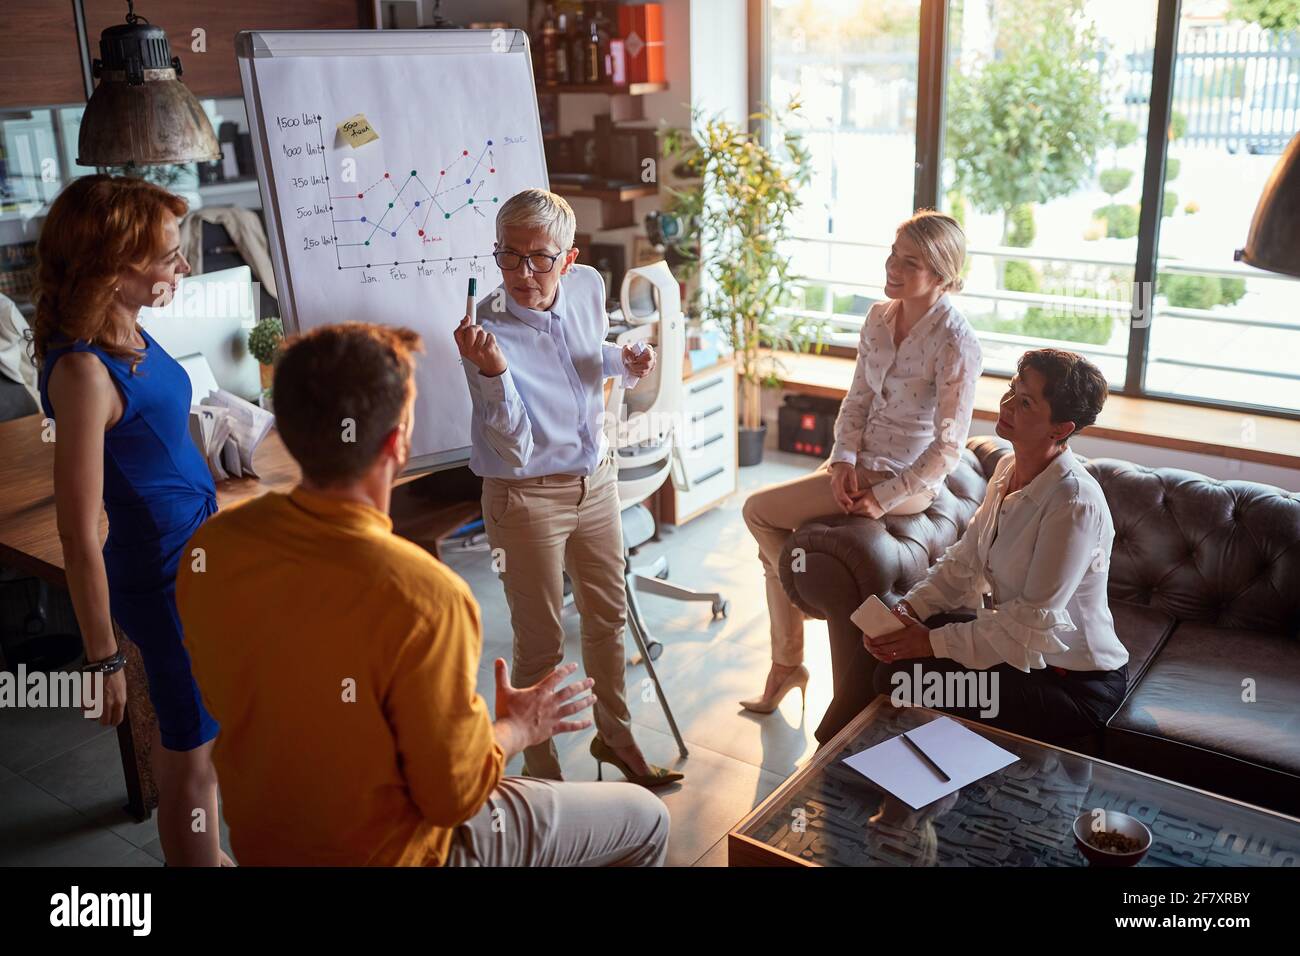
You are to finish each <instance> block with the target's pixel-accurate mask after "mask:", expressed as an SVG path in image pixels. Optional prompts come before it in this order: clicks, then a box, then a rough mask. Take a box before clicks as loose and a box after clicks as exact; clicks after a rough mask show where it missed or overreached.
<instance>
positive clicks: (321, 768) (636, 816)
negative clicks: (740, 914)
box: [176, 323, 668, 866]
mask: <svg viewBox="0 0 1300 956" xmlns="http://www.w3.org/2000/svg"><path fill="white" fill-rule="evenodd" d="M419 347H420V341H419V337H418V336H417V335H416V334H415V333H414V332H411V331H409V330H406V329H391V328H385V327H381V326H375V325H367V324H362V323H347V324H343V325H335V326H326V327H322V328H319V329H316V330H315V331H313V332H310V333H308V334H306V335H304V336H301V337H299V338H298V339H297V340H295V341H294V342H293V343H291V344H289V345H288V346H287V347H286V348H285V349H284V350H283V352H282V354H281V356H280V359H279V361H278V363H277V366H276V373H275V387H274V394H275V403H276V413H277V416H276V417H277V423H278V427H279V431H280V434H281V437H282V438H283V440H284V443H285V446H286V447H287V448H288V450H289V452H290V453H291V454H292V455H293V457H294V459H295V460H296V461H297V462H298V464H299V466H300V467H301V468H302V473H303V479H302V482H301V484H299V486H298V487H297V488H295V489H294V490H293V491H292V492H290V493H288V494H281V493H277V492H271V493H268V494H266V495H263V496H262V497H260V498H257V499H255V500H252V501H249V502H246V503H244V504H241V505H237V506H234V507H231V508H228V509H226V510H224V511H222V512H220V513H219V514H217V515H215V516H214V517H213V518H211V519H210V520H209V521H208V522H207V523H206V524H205V525H203V527H202V528H200V529H199V531H198V532H197V533H196V534H195V536H194V537H193V538H192V539H191V540H190V542H189V545H188V549H187V551H186V559H185V560H183V561H182V562H181V569H180V573H179V574H178V580H177V589H176V598H177V607H178V610H179V612H180V616H181V620H182V623H183V625H184V630H185V643H186V646H187V648H188V649H189V652H190V656H191V658H192V660H193V666H194V673H195V677H196V680H197V682H198V684H199V687H200V690H201V692H202V694H203V698H204V701H205V703H206V705H207V706H208V707H209V709H210V710H211V711H212V713H213V714H214V715H216V716H217V718H218V719H219V720H220V721H221V725H222V733H221V735H220V737H219V738H218V742H217V744H216V748H215V750H214V753H213V759H214V762H215V764H216V767H217V773H218V777H219V779H220V781H221V792H222V797H223V809H224V815H225V818H226V820H227V822H228V823H229V825H230V840H231V848H232V849H233V850H234V853H235V857H236V859H238V860H239V862H240V863H243V864H254V865H257V864H264V865H279V864H292V865H304V864H306V865H313V864H319V865H334V866H353V865H364V864H369V865H415V866H420V865H443V864H446V865H471V866H472V865H523V866H545V865H633V866H636V865H652V866H653V865H661V864H662V863H663V859H664V854H665V848H666V844H667V837H668V814H667V810H666V809H665V808H664V805H663V804H662V803H661V802H660V801H659V800H658V799H657V798H656V797H654V796H653V795H652V794H650V793H648V792H647V791H645V790H644V789H643V788H641V787H637V786H634V785H632V784H625V783H558V782H553V781H546V780H534V779H528V778H517V777H503V775H502V774H503V772H504V768H505V764H506V761H507V760H508V759H509V758H510V757H511V756H512V755H514V754H515V753H518V752H519V751H521V750H522V749H523V748H524V747H527V746H532V745H535V744H537V743H539V742H541V741H544V740H546V739H548V738H549V737H550V736H551V735H552V734H554V733H557V732H558V733H563V732H567V731H573V730H580V729H583V728H586V727H589V726H590V725H591V721H590V720H587V719H584V718H583V716H582V713H583V711H586V710H587V709H588V708H590V707H591V706H592V703H593V698H592V697H591V695H590V694H587V693H586V691H588V690H589V688H590V687H591V684H592V682H591V680H584V681H580V682H577V683H574V684H569V685H567V686H562V685H563V679H564V678H565V677H567V676H568V675H569V674H571V673H572V672H573V670H574V669H575V668H576V667H577V665H576V664H570V665H567V666H564V667H559V668H556V669H555V670H554V671H553V672H551V673H550V674H549V675H548V676H546V677H545V678H544V679H543V680H542V681H540V682H539V683H537V684H536V685H534V686H532V687H529V688H526V689H522V690H517V689H515V688H512V687H511V686H510V683H509V679H508V675H507V672H506V664H505V661H503V660H500V659H498V660H497V661H496V663H495V668H496V720H495V722H494V721H493V720H492V719H491V718H490V717H489V715H488V708H487V703H486V702H485V701H484V700H483V698H482V697H480V696H479V695H478V693H477V692H476V690H475V686H476V682H475V675H476V672H477V670H478V666H479V656H480V652H481V648H482V631H481V627H480V623H479V612H478V605H477V603H476V602H475V600H474V597H473V595H472V594H471V592H470V589H469V586H468V585H466V584H465V582H464V581H463V580H461V579H460V578H459V577H457V576H456V575H455V574H453V573H452V572H451V571H450V570H448V569H447V568H446V567H445V566H443V565H442V564H440V563H439V562H438V561H437V560H435V559H434V558H433V557H432V556H430V555H429V554H428V553H427V552H425V551H424V550H423V549H421V548H420V547H418V546H416V545H415V544H412V543H411V542H409V541H406V540H404V539H402V538H399V537H398V536H396V535H394V534H393V533H392V520H391V519H390V518H389V516H388V507H389V497H390V491H391V487H392V482H393V479H394V478H395V477H396V476H397V475H399V474H400V473H401V471H402V470H403V468H404V467H405V465H406V461H407V459H408V456H409V453H410V438H411V431H412V421H413V413H414V403H415V383H414V380H413V375H412V372H413V368H414V360H413V355H412V352H413V351H414V350H416V349H418V348H419Z"/></svg>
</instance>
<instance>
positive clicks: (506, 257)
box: [492, 249, 564, 273]
mask: <svg viewBox="0 0 1300 956" xmlns="http://www.w3.org/2000/svg"><path fill="white" fill-rule="evenodd" d="M562 255H564V253H563V252H557V253H556V254H555V255H553V256H548V255H547V254H546V253H544V252H534V253H533V254H532V255H530V256H521V255H520V254H519V253H517V252H509V251H507V250H505V249H498V250H497V251H496V252H494V253H492V258H493V259H495V260H496V263H497V268H498V269H500V270H501V271H502V272H513V271H514V270H515V269H518V268H519V266H520V264H521V263H522V262H523V261H524V260H525V259H527V260H528V270H529V271H530V272H534V273H546V272H550V271H551V270H552V269H554V268H555V260H556V259H558V258H560V256H562Z"/></svg>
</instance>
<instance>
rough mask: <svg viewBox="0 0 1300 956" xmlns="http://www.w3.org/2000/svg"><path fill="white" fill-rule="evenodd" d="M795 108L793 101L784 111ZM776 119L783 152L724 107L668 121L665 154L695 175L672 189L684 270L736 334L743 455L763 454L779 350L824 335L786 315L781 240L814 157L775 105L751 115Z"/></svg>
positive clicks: (728, 331) (706, 308)
mask: <svg viewBox="0 0 1300 956" xmlns="http://www.w3.org/2000/svg"><path fill="white" fill-rule="evenodd" d="M798 109H799V103H798V101H797V100H791V101H790V104H789V105H788V107H787V108H786V115H787V116H788V115H790V114H793V113H796V112H797V111H798ZM750 119H752V120H757V121H760V123H771V126H770V128H771V129H772V132H773V137H774V138H777V139H778V141H779V142H780V144H781V149H780V151H779V155H778V151H777V150H775V149H772V148H769V147H767V146H764V145H763V143H762V141H761V139H760V135H759V134H758V133H757V132H751V131H750V130H748V129H744V128H741V127H739V126H737V125H736V124H734V123H732V122H730V121H728V120H724V119H722V118H721V117H719V116H716V115H715V116H712V117H710V118H705V117H704V116H703V114H702V113H701V111H699V110H694V111H692V118H691V129H689V130H681V129H666V130H665V131H664V132H663V134H662V138H663V146H664V155H665V157H667V158H671V159H674V160H676V163H677V164H676V167H675V171H676V172H678V173H679V174H680V175H682V176H684V177H686V178H689V179H693V180H694V183H693V184H692V185H691V186H689V187H688V188H683V189H669V190H668V192H669V194H670V197H671V198H670V200H669V211H670V212H671V213H673V214H675V215H676V216H677V217H678V219H679V220H680V221H681V222H682V224H683V231H682V234H681V236H680V238H679V239H678V241H677V250H678V251H679V252H681V253H682V256H683V266H684V271H685V275H686V277H687V278H689V277H691V276H692V275H695V274H697V273H698V275H699V279H700V282H699V287H698V288H697V289H696V291H695V294H694V300H695V308H696V311H697V314H698V315H699V316H700V317H701V319H702V320H703V322H704V324H706V325H712V326H714V327H716V328H718V329H720V330H722V332H723V333H724V334H725V335H726V336H727V338H728V339H729V340H730V342H731V348H732V352H733V354H734V360H735V363H736V374H737V378H738V380H739V389H740V392H739V400H740V423H739V424H740V439H739V440H740V464H741V465H756V464H758V463H759V462H760V461H762V459H763V440H764V438H765V436H766V434H767V426H766V425H765V424H764V423H763V414H762V388H763V386H764V385H765V384H771V385H774V384H776V382H777V379H776V376H775V374H774V371H775V363H776V360H775V359H774V357H773V356H772V351H771V350H773V349H780V348H785V349H792V350H794V351H802V350H803V349H804V348H806V347H807V345H808V344H809V342H810V341H813V340H816V341H817V343H818V344H820V340H821V332H822V324H821V323H820V322H816V321H810V320H808V319H806V318H802V317H799V316H789V315H781V314H779V313H778V307H779V306H780V305H782V304H783V303H784V302H785V301H788V299H789V286H790V283H791V281H792V276H791V275H790V273H789V260H788V259H787V256H786V253H785V250H784V248H783V246H784V243H785V241H786V240H787V239H788V237H789V234H790V224H791V219H792V214H793V212H794V210H795V209H797V208H798V206H799V204H800V197H799V192H798V188H799V187H800V186H803V185H805V184H806V183H807V182H808V179H809V176H810V174H811V159H810V157H809V154H808V151H807V150H806V149H805V148H804V146H803V144H802V142H801V139H800V136H799V134H798V133H797V132H795V131H794V130H791V129H790V128H789V127H788V126H786V125H785V124H782V123H779V122H778V121H777V120H778V118H777V117H775V116H774V115H773V114H771V113H770V112H764V113H757V114H754V115H753V116H751V117H750Z"/></svg>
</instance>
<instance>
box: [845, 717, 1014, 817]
mask: <svg viewBox="0 0 1300 956" xmlns="http://www.w3.org/2000/svg"><path fill="white" fill-rule="evenodd" d="M907 733H908V736H909V737H911V738H912V740H913V741H915V742H916V743H917V745H918V746H920V748H921V749H922V750H924V751H925V752H926V753H927V754H929V755H930V758H931V759H932V760H934V762H935V763H937V764H938V765H939V766H940V767H942V768H943V769H944V772H945V773H947V774H948V776H949V777H951V778H952V780H951V781H950V782H946V783H945V782H944V781H943V780H942V779H941V778H940V777H939V775H938V774H936V773H935V772H934V770H932V769H931V768H930V766H929V765H928V764H927V763H926V762H925V761H924V760H922V759H921V758H920V757H919V756H918V755H917V754H916V753H914V752H913V751H912V748H911V747H909V746H907V744H905V743H904V742H903V739H902V738H901V737H891V738H890V739H889V740H886V741H883V742H882V743H878V744H876V745H875V746H874V747H869V748H867V749H866V750H863V751H860V752H859V753H856V754H854V755H853V756H851V757H845V758H844V762H845V763H846V764H848V765H849V766H850V767H852V768H853V769H854V770H856V771H857V772H858V773H860V774H862V775H863V776H864V777H866V778H867V779H868V780H870V781H872V782H873V783H875V784H876V785H877V786H879V787H883V788H884V789H886V790H888V791H889V792H890V793H892V794H893V795H894V796H896V797H898V799H900V800H902V801H903V802H904V803H906V804H907V805H908V806H909V807H911V808H912V809H913V810H920V809H921V808H922V807H924V806H926V805H928V804H931V803H933V802H934V801H936V800H938V799H939V798H940V797H944V796H947V795H948V794H950V793H952V792H953V791H955V790H960V789H961V788H962V787H964V786H966V785H967V784H969V783H974V782H975V781H976V780H979V779H980V778H981V777H987V776H988V775H989V774H991V773H994V772H995V771H998V770H1001V769H1002V768H1003V767H1006V766H1008V765H1010V764H1013V763H1015V762H1016V761H1017V760H1019V759H1020V758H1019V757H1017V756H1016V755H1015V754H1013V753H1011V752H1010V751H1007V750H1003V749H1002V748H1001V747H999V746H998V745H997V744H995V743H992V742H991V741H989V740H986V739H985V738H984V737H981V736H980V735H979V734H977V733H975V732H974V731H973V730H970V729H969V728H967V727H965V726H963V725H962V724H960V723H958V722H957V721H955V720H953V719H952V718H951V717H939V718H937V719H935V720H932V721H930V722H929V723H928V724H923V725H922V726H920V727H917V728H916V729H915V730H909V731H908V732H907Z"/></svg>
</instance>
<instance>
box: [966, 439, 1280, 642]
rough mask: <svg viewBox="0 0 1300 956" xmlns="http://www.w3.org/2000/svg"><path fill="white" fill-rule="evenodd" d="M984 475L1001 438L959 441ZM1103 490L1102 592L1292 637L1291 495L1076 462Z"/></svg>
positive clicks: (1103, 462) (1177, 472)
mask: <svg viewBox="0 0 1300 956" xmlns="http://www.w3.org/2000/svg"><path fill="white" fill-rule="evenodd" d="M968 447H969V449H970V451H972V452H973V453H974V454H975V457H976V458H977V459H978V460H979V462H980V467H981V469H982V470H983V473H984V476H985V479H986V480H987V478H988V477H989V476H991V475H992V474H993V469H994V468H995V467H996V466H997V463H998V461H999V460H1001V458H1002V456H1003V455H1006V454H1009V453H1010V451H1011V447H1010V444H1009V443H1008V442H1006V441H1004V440H1002V439H999V438H991V437H987V436H981V437H979V438H972V439H970V441H969V442H968ZM1081 460H1083V461H1084V464H1085V467H1086V468H1087V469H1088V471H1089V472H1091V473H1092V475H1093V477H1094V478H1096V479H1097V482H1098V484H1100V485H1101V487H1102V490H1103V491H1104V492H1105V493H1106V501H1107V503H1109V505H1110V514H1111V520H1112V521H1113V522H1114V524H1115V544H1114V547H1113V548H1112V550H1111V563H1110V596H1111V597H1112V598H1114V599H1116V600H1121V601H1131V602H1134V603H1137V604H1144V605H1148V606H1151V607H1156V608H1160V609H1161V610H1163V611H1165V612H1167V613H1169V614H1171V615H1173V616H1174V617H1175V618H1177V619H1178V620H1180V621H1195V622H1198V623H1203V624H1209V625H1212V626H1215V627H1230V628H1240V629H1242V630H1249V631H1263V632H1268V633H1275V634H1284V635H1286V636H1288V637H1292V638H1297V637H1300V494H1297V493H1294V492H1288V491H1284V490H1282V489H1281V488H1275V487H1273V486H1272V485H1263V484H1257V483H1255V482H1252V481H1217V480H1215V479H1213V478H1208V477H1206V476H1205V475H1200V474H1197V473H1196V472H1192V471H1183V470H1181V469H1178V468H1144V467H1142V466H1141V465H1135V464H1133V463H1132V462H1127V461H1119V460H1117V459H1114V458H1093V459H1082V458H1081Z"/></svg>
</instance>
